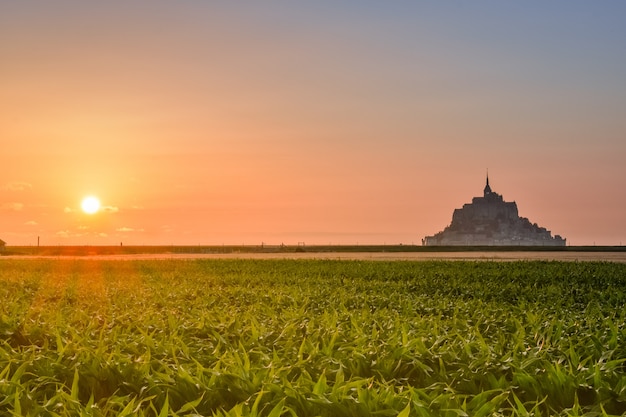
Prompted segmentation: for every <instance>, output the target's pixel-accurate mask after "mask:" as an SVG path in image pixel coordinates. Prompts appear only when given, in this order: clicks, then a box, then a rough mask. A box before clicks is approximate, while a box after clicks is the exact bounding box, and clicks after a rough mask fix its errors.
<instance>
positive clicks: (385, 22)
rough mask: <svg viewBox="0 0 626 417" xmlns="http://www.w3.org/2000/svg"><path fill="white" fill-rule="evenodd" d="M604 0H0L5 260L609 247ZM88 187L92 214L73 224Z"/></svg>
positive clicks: (607, 11) (621, 196) (620, 190)
mask: <svg viewBox="0 0 626 417" xmlns="http://www.w3.org/2000/svg"><path fill="white" fill-rule="evenodd" d="M625 19H626V3H625V2H623V1H621V0H619V1H617V0H613V1H611V0H608V1H603V2H591V1H583V0H568V1H565V0H560V1H551V2H543V1H525V2H502V1H496V0H486V1H481V2H462V1H449V2H440V1H437V2H426V1H384V2H383V1H373V0H360V1H353V0H348V1H342V2H336V1H330V0H319V1H315V2H293V1H287V0H283V1H279V0H268V1H264V2H251V1H243V2H226V1H217V2H206V1H200V0H188V1H177V2H172V1H165V0H150V1H148V0H136V1H132V2H128V1H107V2H83V1H66V0H59V1H54V2H49V1H32V0H21V1H19V2H2V3H1V4H0V149H1V151H0V167H1V168H2V171H1V172H0V239H2V240H4V241H6V242H7V244H8V245H36V244H37V242H38V239H39V241H40V243H41V244H42V245H119V244H120V243H123V244H125V245H169V244H177V245H197V244H198V245H219V244H229V245H230V244H235V245H239V244H246V245H258V244H261V243H262V242H263V243H264V244H268V245H271V244H281V243H284V244H289V245H291V244H298V243H300V244H302V243H304V244H350V245H351V244H398V243H402V244H421V239H422V238H423V237H424V236H427V235H433V234H435V233H436V232H438V231H440V230H443V229H444V228H445V227H446V226H447V225H449V224H450V222H451V219H452V213H453V211H454V209H456V208H460V207H462V206H463V204H466V203H469V202H471V199H472V197H475V196H480V195H482V190H483V187H484V185H485V176H486V173H487V170H488V172H489V181H490V184H491V188H492V189H493V190H494V191H495V192H497V193H499V194H502V195H503V197H504V199H505V200H506V201H515V202H516V203H517V206H518V209H519V214H520V216H522V217H527V218H529V219H530V220H531V222H533V223H535V222H536V223H538V224H539V225H540V226H543V227H546V228H547V229H548V230H551V231H552V233H553V234H559V235H561V236H563V237H565V238H566V239H567V242H568V244H569V245H593V244H596V245H621V244H626V214H625V213H626V210H625V207H626V191H625V190H626V163H624V161H625V160H626V82H624V80H625V79H626V25H624V24H623V22H624V20H625ZM87 195H94V196H97V197H98V198H99V199H100V201H101V204H102V206H101V208H100V210H99V211H98V212H97V213H96V214H91V215H90V214H87V213H84V212H83V211H82V210H81V201H82V199H83V198H84V197H85V196H87Z"/></svg>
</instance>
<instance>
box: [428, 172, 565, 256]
mask: <svg viewBox="0 0 626 417" xmlns="http://www.w3.org/2000/svg"><path fill="white" fill-rule="evenodd" d="M422 245H425V246H565V239H564V238H562V237H561V236H559V235H555V236H554V237H552V235H551V233H550V231H549V230H547V229H546V228H545V227H540V226H538V225H537V224H536V223H534V224H533V223H531V222H530V221H529V220H528V219H527V218H525V217H520V216H519V214H518V212H517V204H515V202H514V201H513V202H506V201H504V199H503V198H502V196H501V195H500V194H498V193H495V192H493V191H492V190H491V187H490V186H489V176H487V185H485V189H484V191H483V196H482V197H474V198H473V199H472V202H471V203H469V204H464V205H463V208H460V209H455V210H454V213H453V215H452V223H451V224H450V225H449V226H448V227H446V228H445V229H444V230H443V231H441V232H439V233H437V234H435V235H433V236H426V237H425V238H424V239H422Z"/></svg>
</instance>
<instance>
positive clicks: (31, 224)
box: [24, 220, 39, 226]
mask: <svg viewBox="0 0 626 417" xmlns="http://www.w3.org/2000/svg"><path fill="white" fill-rule="evenodd" d="M24 224H25V225H26V226H37V225H38V224H39V223H37V222H36V221H34V220H29V221H27V222H26V223H24Z"/></svg>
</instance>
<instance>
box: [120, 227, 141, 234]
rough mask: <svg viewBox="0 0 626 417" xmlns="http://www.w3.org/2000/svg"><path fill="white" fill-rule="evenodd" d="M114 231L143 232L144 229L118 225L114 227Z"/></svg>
mask: <svg viewBox="0 0 626 417" xmlns="http://www.w3.org/2000/svg"><path fill="white" fill-rule="evenodd" d="M115 231H116V232H122V233H129V232H143V231H144V229H134V228H132V227H120V228H118V229H115Z"/></svg>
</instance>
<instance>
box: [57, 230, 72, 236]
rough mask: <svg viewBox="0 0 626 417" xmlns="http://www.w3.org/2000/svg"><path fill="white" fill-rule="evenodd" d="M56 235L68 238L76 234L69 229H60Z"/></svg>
mask: <svg viewBox="0 0 626 417" xmlns="http://www.w3.org/2000/svg"><path fill="white" fill-rule="evenodd" d="M56 235H57V236H59V237H62V238H68V237H72V236H74V235H73V234H72V232H70V231H69V230H59V231H58V232H56Z"/></svg>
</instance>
